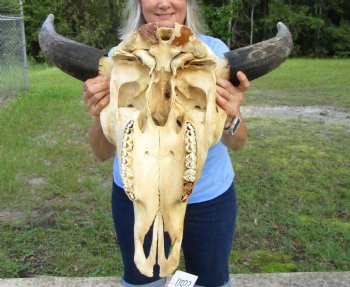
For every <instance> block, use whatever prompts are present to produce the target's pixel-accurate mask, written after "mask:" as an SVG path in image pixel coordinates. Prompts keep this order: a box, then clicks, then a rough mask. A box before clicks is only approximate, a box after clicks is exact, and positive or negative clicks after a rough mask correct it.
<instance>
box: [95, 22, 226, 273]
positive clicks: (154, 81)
mask: <svg viewBox="0 0 350 287" xmlns="http://www.w3.org/2000/svg"><path fill="white" fill-rule="evenodd" d="M112 60H113V69H112V72H111V81H110V94H111V99H110V103H109V105H108V106H107V107H106V108H105V109H104V110H103V111H102V113H101V124H102V127H103V131H104V133H105V135H106V137H107V138H108V140H109V141H110V142H111V143H113V144H115V145H116V146H117V152H118V156H119V159H120V160H119V163H120V171H121V177H122V179H123V182H124V188H125V191H126V193H127V195H128V196H129V198H130V199H131V200H132V201H133V204H134V213H135V227H134V241H135V258H134V260H135V264H136V266H137V267H138V269H139V270H140V272H141V273H143V274H145V275H147V276H152V275H153V266H154V265H155V264H156V258H158V264H159V266H160V276H166V275H168V274H171V273H172V272H173V271H174V269H175V268H176V267H177V265H178V263H179V258H180V248H181V241H182V234H183V221H184V216H185V211H186V205H187V199H188V196H189V195H190V194H191V192H192V189H193V186H194V184H195V183H196V181H197V180H198V178H199V176H200V174H201V171H202V167H203V165H204V162H205V159H206V156H207V152H208V149H209V147H210V146H212V145H213V144H215V143H216V142H217V141H218V140H219V138H220V136H221V132H222V129H223V125H224V121H225V118H226V114H225V112H224V111H223V110H222V109H220V108H219V107H217V105H216V101H215V98H216V96H215V94H216V84H215V74H214V71H215V66H216V62H217V58H216V57H215V56H214V55H213V54H212V52H211V51H210V50H209V49H208V47H206V46H205V45H204V44H203V43H201V42H200V41H199V40H197V39H196V37H194V35H192V32H191V30H190V29H189V28H187V27H186V26H183V25H176V26H175V28H174V29H172V28H157V26H156V24H146V25H144V26H142V27H141V28H140V29H139V31H138V32H136V33H133V34H132V35H131V36H129V37H128V38H127V39H125V40H124V41H123V42H122V43H121V44H120V45H119V46H118V47H117V48H116V50H115V51H114V52H113V55H112ZM152 224H153V239H152V246H151V251H150V254H149V256H148V258H146V256H145V253H144V250H143V242H144V238H145V235H146V233H147V232H148V231H149V229H150V228H151V226H152ZM164 232H168V233H169V236H170V238H171V245H172V248H171V252H170V254H169V255H167V254H165V251H164ZM157 254H158V256H157Z"/></svg>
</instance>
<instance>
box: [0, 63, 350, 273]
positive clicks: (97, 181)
mask: <svg viewBox="0 0 350 287" xmlns="http://www.w3.org/2000/svg"><path fill="white" fill-rule="evenodd" d="M349 71H350V61H349V60H305V59H293V60H288V61H287V62H286V63H285V64H283V65H282V66H281V67H280V68H279V69H278V70H276V71H274V72H272V73H270V74H269V75H267V76H265V77H262V78H260V79H258V80H256V81H254V82H252V84H251V89H250V91H249V92H248V93H247V94H246V100H245V102H244V104H246V105H258V106H259V105H324V106H333V107H336V108H337V109H340V110H344V111H350V95H349V94H350V73H349ZM29 77H30V87H31V88H30V90H29V91H27V92H25V93H24V94H21V95H19V96H18V97H17V98H16V99H14V100H12V101H7V102H6V103H5V104H3V105H1V106H0V126H1V129H0V263H1V264H0V277H25V276H31V275H44V274H45V275H57V276H114V275H121V273H122V268H123V266H122V263H121V256H120V252H119V249H118V247H117V246H116V244H115V237H114V229H113V224H112V219H111V211H110V193H111V182H112V175H111V170H112V160H109V161H107V162H104V163H101V162H98V161H97V160H96V159H95V158H94V156H93V155H92V153H91V150H90V148H89V146H88V144H87V131H88V128H89V126H90V124H91V122H92V119H91V117H90V116H89V114H88V112H87V110H86V107H85V105H84V103H83V101H82V91H81V90H82V88H81V87H82V83H81V82H79V81H77V80H74V79H72V78H71V77H69V76H67V75H65V74H63V73H62V72H60V71H59V70H57V69H55V68H48V67H45V66H34V67H31V68H30V74H29ZM0 97H1V95H0ZM246 120H247V123H248V127H249V130H250V134H249V140H248V142H247V144H246V145H245V147H244V148H243V149H242V150H240V151H238V152H235V153H232V154H231V155H232V159H233V163H234V167H235V170H236V188H237V197H238V203H239V217H238V226H237V233H236V242H235V244H234V248H233V251H232V258H231V272H232V273H251V272H289V271H341V270H350V223H349V222H350V176H349V175H350V133H349V129H346V127H344V126H338V125H329V124H323V123H320V122H310V121H306V120H303V119H299V120H297V119H295V120H290V119H283V118H280V119H276V118H268V119H266V118H264V119H259V118H247V119H246Z"/></svg>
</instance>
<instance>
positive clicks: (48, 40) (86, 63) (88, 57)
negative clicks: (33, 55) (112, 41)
mask: <svg viewBox="0 0 350 287" xmlns="http://www.w3.org/2000/svg"><path fill="white" fill-rule="evenodd" d="M53 23H54V16H53V15H52V14H50V15H49V16H47V18H46V20H45V22H44V23H43V25H42V27H41V30H40V33H39V45H40V48H41V50H42V51H43V53H44V54H45V56H46V57H47V58H48V59H49V60H50V61H51V62H52V63H53V64H54V65H55V66H57V67H58V68H60V69H61V70H62V71H63V72H65V73H67V74H69V75H71V76H73V77H74V78H77V79H79V80H81V81H85V80H87V79H89V78H93V77H95V76H97V75H98V61H99V59H100V58H101V56H103V55H106V54H107V52H106V51H101V50H99V49H96V48H93V47H91V46H88V45H85V44H81V43H78V42H75V41H72V40H69V39H67V38H64V37H63V36H61V35H59V34H57V33H56V31H55V28H54V25H53Z"/></svg>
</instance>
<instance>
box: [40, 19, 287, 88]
mask: <svg viewBox="0 0 350 287" xmlns="http://www.w3.org/2000/svg"><path fill="white" fill-rule="evenodd" d="M53 21H54V16H53V15H52V14H50V15H49V16H48V17H47V18H46V20H45V22H44V23H43V25H42V27H41V30H40V33H39V44H40V47H41V50H42V51H43V52H44V54H45V56H46V57H47V58H48V59H49V60H50V61H51V62H52V63H53V64H54V65H56V66H57V67H58V68H60V69H61V70H62V71H64V72H65V73H68V74H69V75H72V76H73V77H75V78H77V79H79V80H82V81H85V80H86V79H88V78H92V77H94V76H97V75H98V69H97V65H98V59H99V58H100V57H101V56H102V55H105V54H107V53H106V52H105V51H101V50H98V49H96V48H93V47H90V46H87V45H84V44H80V43H78V42H75V41H72V40H69V39H67V38H64V37H63V36H61V35H59V34H57V33H56V31H55V29H54V26H53ZM144 29H146V28H144ZM147 29H149V31H144V32H143V33H149V34H150V35H151V34H152V29H153V30H154V29H155V28H154V26H153V27H152V26H148V28H147ZM277 29H278V33H277V35H276V36H275V37H274V38H271V39H269V40H266V41H263V42H260V43H256V44H253V45H250V46H247V47H243V48H239V49H236V50H233V51H231V52H228V53H226V54H225V58H223V59H222V60H220V61H219V63H218V71H220V73H218V75H221V76H222V77H224V78H229V79H230V81H231V82H232V83H233V84H234V85H237V84H238V80H237V77H236V73H237V71H243V72H245V74H246V75H247V77H248V79H249V80H254V79H256V78H259V77H261V76H263V75H265V74H266V73H268V72H270V71H271V70H273V69H275V68H276V67H278V66H279V65H280V64H281V63H282V62H283V61H285V60H286V59H287V57H288V56H289V55H290V53H291V51H292V49H293V42H292V35H291V33H290V32H289V30H288V28H287V27H286V26H285V25H284V24H283V23H281V22H279V23H278V24H277ZM181 35H182V38H181V37H178V38H177V39H174V43H173V45H174V46H176V45H178V43H179V44H181V43H182V42H183V41H184V40H185V39H186V38H187V37H189V35H187V34H186V33H182V34H181ZM155 39H156V38H153V39H149V41H154V40H155ZM130 45H132V43H130ZM200 52H201V51H200V50H199V51H197V52H195V54H196V56H197V54H198V53H200ZM225 66H226V70H227V71H226V72H223V71H224V69H223V67H225Z"/></svg>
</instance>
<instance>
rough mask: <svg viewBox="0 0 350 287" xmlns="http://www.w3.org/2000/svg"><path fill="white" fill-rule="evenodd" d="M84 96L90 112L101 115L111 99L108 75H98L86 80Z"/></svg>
mask: <svg viewBox="0 0 350 287" xmlns="http://www.w3.org/2000/svg"><path fill="white" fill-rule="evenodd" d="M83 97H84V102H85V104H86V106H87V107H88V109H89V112H90V114H91V115H93V116H95V117H99V116H100V113H101V111H102V110H103V109H104V108H105V107H106V106H107V105H108V103H109V100H110V95H109V81H108V79H107V77H106V76H97V77H95V78H92V79H88V80H86V81H85V82H84V85H83Z"/></svg>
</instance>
